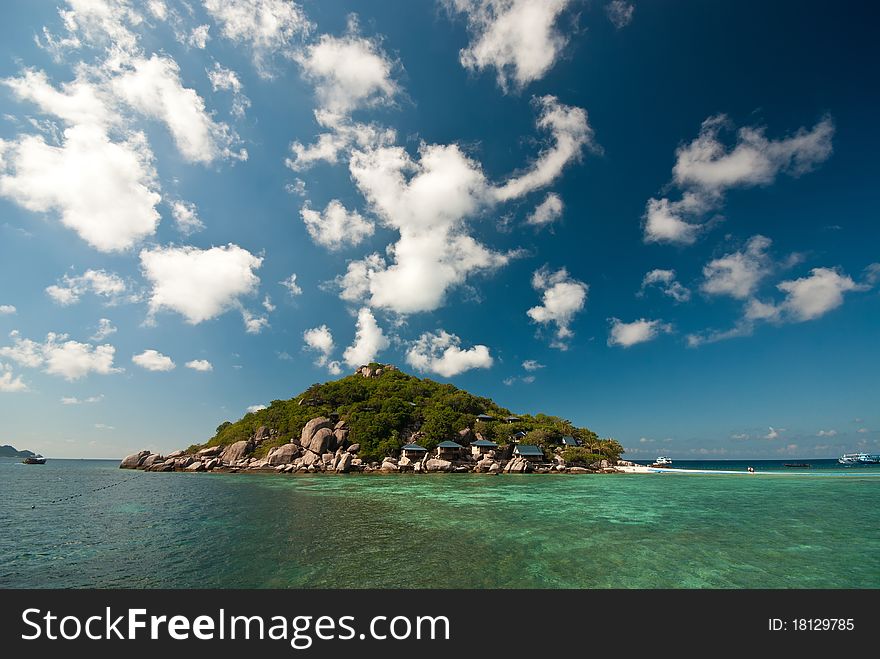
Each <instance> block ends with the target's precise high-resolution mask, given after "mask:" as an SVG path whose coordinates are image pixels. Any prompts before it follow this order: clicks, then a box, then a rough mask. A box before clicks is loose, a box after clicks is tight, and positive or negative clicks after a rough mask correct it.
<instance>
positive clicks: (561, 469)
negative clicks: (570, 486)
mask: <svg viewBox="0 0 880 659" xmlns="http://www.w3.org/2000/svg"><path fill="white" fill-rule="evenodd" d="M554 469H555V470H556V471H565V465H564V464H561V465H556V466H555V467H554Z"/></svg>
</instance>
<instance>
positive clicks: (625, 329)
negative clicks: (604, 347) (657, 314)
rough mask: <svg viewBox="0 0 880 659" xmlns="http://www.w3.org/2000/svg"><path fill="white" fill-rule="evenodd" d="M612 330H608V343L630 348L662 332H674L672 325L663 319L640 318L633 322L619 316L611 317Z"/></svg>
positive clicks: (650, 339) (654, 337)
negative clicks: (625, 321)
mask: <svg viewBox="0 0 880 659" xmlns="http://www.w3.org/2000/svg"><path fill="white" fill-rule="evenodd" d="M609 321H610V322H611V330H610V331H609V332H608V345H609V346H621V347H622V348H629V347H630V346H634V345H636V344H637V343H645V342H647V341H652V340H654V339H656V338H657V337H658V336H660V334H668V333H670V332H672V325H670V324H668V323H664V322H663V321H662V320H647V319H645V318H639V319H638V320H634V321H633V322H631V323H624V322H622V321H621V320H620V319H618V318H609Z"/></svg>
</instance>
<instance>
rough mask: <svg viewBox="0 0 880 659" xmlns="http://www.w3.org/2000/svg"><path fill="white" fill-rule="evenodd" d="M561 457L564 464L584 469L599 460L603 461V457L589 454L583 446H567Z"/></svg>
mask: <svg viewBox="0 0 880 659" xmlns="http://www.w3.org/2000/svg"><path fill="white" fill-rule="evenodd" d="M562 457H563V459H564V460H565V462H566V464H569V465H576V466H582V467H586V466H587V465H591V464H593V463H594V462H599V460H604V459H605V456H604V455H599V454H597V453H591V452H590V450H589V449H586V448H584V447H583V446H569V447H567V448H566V449H565V450H564V451H563V452H562Z"/></svg>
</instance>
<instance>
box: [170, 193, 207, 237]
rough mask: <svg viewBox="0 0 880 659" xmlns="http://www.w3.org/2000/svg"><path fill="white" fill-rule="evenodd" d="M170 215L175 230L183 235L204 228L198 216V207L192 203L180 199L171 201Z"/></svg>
mask: <svg viewBox="0 0 880 659" xmlns="http://www.w3.org/2000/svg"><path fill="white" fill-rule="evenodd" d="M171 216H172V217H173V218H174V224H175V225H176V226H177V230H178V231H180V233H182V234H183V235H184V236H188V235H189V234H191V233H195V232H196V231H201V230H202V229H204V228H205V225H204V223H203V222H202V220H201V219H200V218H199V209H198V208H196V205H195V204H193V203H189V202H186V201H180V200H179V199H178V200H175V201H172V202H171Z"/></svg>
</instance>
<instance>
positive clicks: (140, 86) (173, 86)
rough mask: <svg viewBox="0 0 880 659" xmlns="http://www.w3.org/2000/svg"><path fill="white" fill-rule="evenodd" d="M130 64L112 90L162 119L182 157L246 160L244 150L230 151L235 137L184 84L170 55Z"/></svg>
mask: <svg viewBox="0 0 880 659" xmlns="http://www.w3.org/2000/svg"><path fill="white" fill-rule="evenodd" d="M130 66H131V68H130V70H128V71H126V72H125V73H123V74H121V75H119V76H118V77H116V78H114V79H113V81H112V86H113V89H114V90H115V92H116V93H117V94H118V95H119V96H120V97H121V98H122V99H124V100H125V101H126V102H127V103H128V104H129V105H131V106H132V107H133V108H135V109H136V110H138V111H139V112H141V113H142V114H143V115H145V116H147V117H150V118H153V119H157V120H159V121H161V122H163V123H164V124H165V125H166V126H167V128H168V130H169V131H170V132H171V135H172V136H173V137H174V142H175V144H176V145H177V149H178V150H179V151H180V153H181V155H182V156H183V157H184V158H186V159H187V160H189V161H190V162H199V163H204V164H207V163H210V162H212V161H214V160H216V159H217V158H223V157H234V158H239V159H242V160H246V159H247V152H246V151H245V150H244V149H242V150H241V151H239V153H234V152H233V151H232V150H231V145H232V144H233V143H234V142H235V141H237V136H236V135H235V134H234V132H233V131H232V130H231V129H230V128H229V126H227V125H226V124H224V123H217V122H215V121H214V120H213V118H212V117H211V115H210V114H208V112H207V111H206V110H205V102H204V100H202V97H201V96H199V95H198V93H196V91H195V90H193V89H189V88H187V87H184V86H183V83H182V82H181V80H180V67H179V66H178V64H177V62H175V61H174V60H173V59H172V58H170V57H167V56H162V57H160V56H159V55H153V56H152V57H150V59H144V58H142V57H137V58H133V59H132V60H131V62H130Z"/></svg>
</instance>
